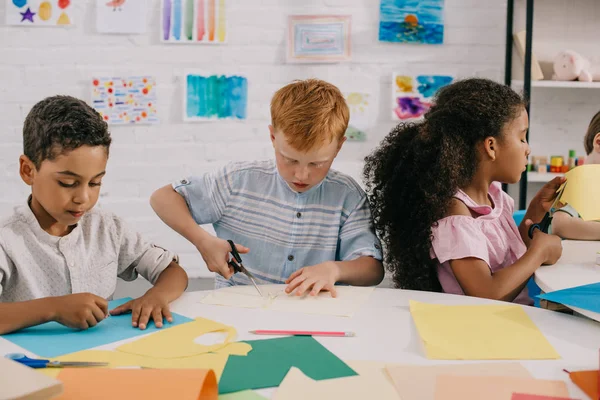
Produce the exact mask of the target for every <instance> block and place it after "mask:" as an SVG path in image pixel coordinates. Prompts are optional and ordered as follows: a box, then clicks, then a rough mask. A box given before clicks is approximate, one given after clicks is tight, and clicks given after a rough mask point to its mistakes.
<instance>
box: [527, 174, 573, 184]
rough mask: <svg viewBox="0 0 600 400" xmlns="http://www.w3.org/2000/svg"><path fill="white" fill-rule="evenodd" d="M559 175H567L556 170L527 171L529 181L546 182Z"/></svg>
mask: <svg viewBox="0 0 600 400" xmlns="http://www.w3.org/2000/svg"><path fill="white" fill-rule="evenodd" d="M557 176H565V174H557V173H555V172H545V173H544V172H542V173H539V172H528V173H527V182H541V183H546V182H550V181H551V180H552V179H554V178H555V177H557Z"/></svg>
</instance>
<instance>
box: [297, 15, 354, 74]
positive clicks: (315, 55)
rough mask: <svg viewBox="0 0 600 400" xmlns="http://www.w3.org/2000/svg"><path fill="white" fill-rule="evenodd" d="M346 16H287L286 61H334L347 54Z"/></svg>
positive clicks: (348, 28) (347, 22) (347, 29)
mask: <svg viewBox="0 0 600 400" xmlns="http://www.w3.org/2000/svg"><path fill="white" fill-rule="evenodd" d="M350 21H351V17H350V16H349V15H322V16H318V15H291V16H290V17H289V25H288V40H287V56H286V58H287V62H288V63H335V62H340V61H348V60H350V56H351V54H350V53H351V39H350Z"/></svg>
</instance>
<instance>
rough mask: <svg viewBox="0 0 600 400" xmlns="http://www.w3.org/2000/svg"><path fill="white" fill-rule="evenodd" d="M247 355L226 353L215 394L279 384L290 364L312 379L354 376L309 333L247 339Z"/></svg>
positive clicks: (353, 373) (350, 370) (350, 369)
mask: <svg viewBox="0 0 600 400" xmlns="http://www.w3.org/2000/svg"><path fill="white" fill-rule="evenodd" d="M246 343H248V344H249V345H251V346H252V351H251V352H250V353H248V355H247V356H243V357H241V356H229V359H228V360H227V365H225V370H224V371H223V375H222V376H221V380H220V381H219V393H231V392H238V391H240V390H246V389H263V388H270V387H275V386H279V384H280V383H281V381H283V378H285V376H286V374H287V373H288V371H289V370H290V368H291V367H296V368H298V369H300V370H301V371H302V372H303V373H304V374H305V375H306V376H308V377H309V378H312V379H315V380H322V379H333V378H341V377H345V376H354V375H357V373H356V372H354V371H353V370H352V368H350V367H349V366H347V365H346V364H345V363H344V362H343V361H342V360H340V359H339V358H338V357H337V356H335V355H334V354H333V353H332V352H330V351H329V350H327V349H326V348H325V347H323V345H321V344H320V343H319V342H317V341H316V340H315V339H313V338H312V336H291V337H285V338H279V339H266V340H250V341H247V342H246Z"/></svg>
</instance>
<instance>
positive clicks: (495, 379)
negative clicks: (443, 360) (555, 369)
mask: <svg viewBox="0 0 600 400" xmlns="http://www.w3.org/2000/svg"><path fill="white" fill-rule="evenodd" d="M513 393H529V394H537V395H544V396H554V397H569V390H568V389H567V385H566V384H565V382H563V381H549V380H542V379H532V378H517V377H507V376H457V375H439V376H438V377H437V379H436V387H435V400H481V399H486V400H506V399H510V398H511V396H512V394H513Z"/></svg>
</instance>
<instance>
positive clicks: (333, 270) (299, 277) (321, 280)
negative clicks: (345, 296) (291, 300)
mask: <svg viewBox="0 0 600 400" xmlns="http://www.w3.org/2000/svg"><path fill="white" fill-rule="evenodd" d="M339 275H340V268H339V266H338V265H337V264H336V263H335V262H333V261H327V262H324V263H321V264H317V265H313V266H312V267H304V268H300V269H299V270H298V271H296V272H294V273H293V274H291V275H290V277H289V278H287V280H286V281H285V283H287V285H288V286H287V288H285V292H286V293H288V294H289V293H292V292H293V291H294V290H296V293H295V295H296V296H302V295H303V294H304V293H305V292H306V291H308V290H310V295H311V296H316V295H318V294H319V292H320V291H322V290H324V291H329V292H330V293H331V297H336V296H337V292H336V290H335V283H336V282H337V281H338V280H339Z"/></svg>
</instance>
